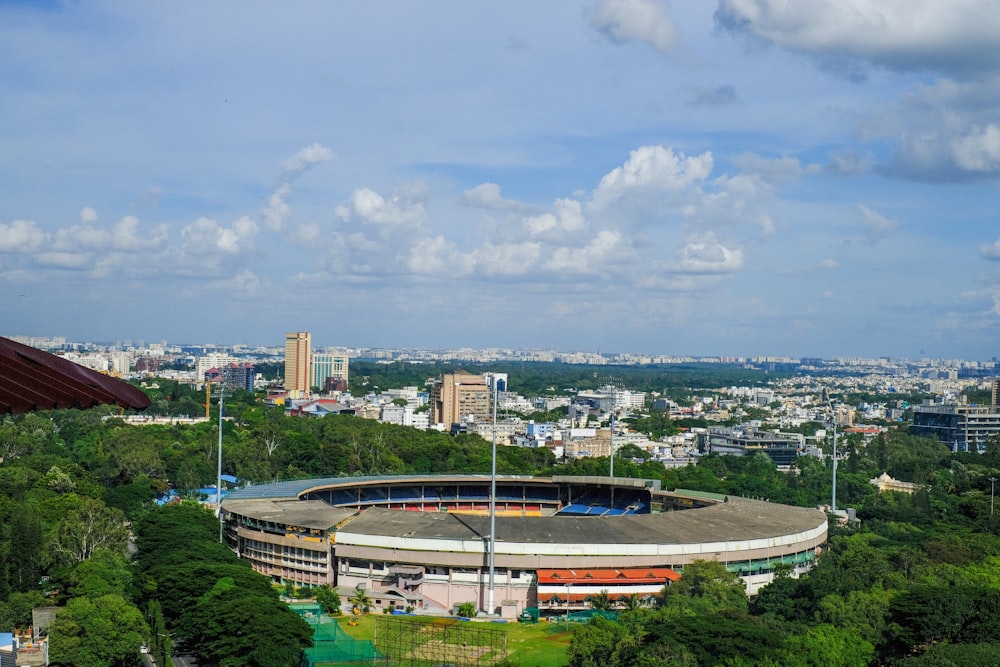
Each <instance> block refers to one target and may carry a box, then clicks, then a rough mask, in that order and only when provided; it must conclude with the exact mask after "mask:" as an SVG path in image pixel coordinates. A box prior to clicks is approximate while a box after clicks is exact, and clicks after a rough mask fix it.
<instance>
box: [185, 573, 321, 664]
mask: <svg viewBox="0 0 1000 667" xmlns="http://www.w3.org/2000/svg"><path fill="white" fill-rule="evenodd" d="M189 616H190V619H189V627H191V628H192V629H193V630H194V633H193V635H192V636H191V637H190V641H189V646H190V647H191V649H192V650H193V652H194V655H195V656H196V658H197V660H198V663H199V664H207V665H220V666H224V667H237V666H246V667H298V666H299V665H300V664H301V661H302V655H303V650H304V649H305V648H306V647H308V646H310V645H312V634H313V632H312V627H310V625H309V624H308V623H307V622H306V621H304V620H302V619H301V618H299V616H298V615H297V614H296V613H295V612H293V611H292V610H290V609H289V608H288V606H287V605H285V604H284V603H283V602H281V601H279V600H277V599H276V598H275V597H274V596H273V595H271V596H265V595H258V594H254V593H252V592H247V591H246V590H243V589H241V588H240V587H238V586H237V585H236V584H235V583H233V582H232V580H228V581H227V580H226V579H222V580H220V581H219V582H218V583H217V584H216V586H214V587H213V588H212V589H211V590H210V591H208V592H207V593H205V595H203V596H202V598H201V599H200V600H199V601H198V602H197V604H196V605H195V606H194V608H193V609H191V610H190V612H189Z"/></svg>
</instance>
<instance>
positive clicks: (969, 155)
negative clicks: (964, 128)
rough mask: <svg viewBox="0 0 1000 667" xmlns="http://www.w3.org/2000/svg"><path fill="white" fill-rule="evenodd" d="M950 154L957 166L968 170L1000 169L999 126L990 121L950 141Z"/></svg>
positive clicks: (992, 170)
mask: <svg viewBox="0 0 1000 667" xmlns="http://www.w3.org/2000/svg"><path fill="white" fill-rule="evenodd" d="M951 149H952V155H953V156H954V158H955V163H956V164H958V166H959V167H961V168H962V169H965V170H968V171H976V172H984V173H990V172H996V171H998V170H1000V126H997V125H995V124H993V123H990V124H989V125H987V126H986V127H985V128H979V127H976V128H973V129H972V131H971V132H970V133H969V134H968V135H966V136H964V137H960V138H956V139H954V140H953V141H952V142H951Z"/></svg>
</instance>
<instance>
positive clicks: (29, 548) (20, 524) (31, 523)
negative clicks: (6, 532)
mask: <svg viewBox="0 0 1000 667" xmlns="http://www.w3.org/2000/svg"><path fill="white" fill-rule="evenodd" d="M6 560H7V567H8V574H7V576H8V579H9V581H10V588H11V590H14V591H21V592H23V591H30V590H32V589H37V588H38V580H39V579H40V578H41V575H42V525H41V522H40V521H39V519H38V515H37V513H35V512H32V511H30V510H29V508H28V507H27V506H26V505H24V504H21V505H19V506H18V508H17V509H16V510H15V512H14V516H13V519H12V521H11V523H10V548H9V550H8V555H7V559H6Z"/></svg>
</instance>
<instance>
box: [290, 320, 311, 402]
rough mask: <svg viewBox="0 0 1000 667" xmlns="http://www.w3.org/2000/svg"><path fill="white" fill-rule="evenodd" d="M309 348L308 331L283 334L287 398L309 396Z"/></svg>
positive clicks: (309, 338)
mask: <svg viewBox="0 0 1000 667" xmlns="http://www.w3.org/2000/svg"><path fill="white" fill-rule="evenodd" d="M310 346H311V337H310V335H309V332H308V331H298V332H293V333H287V334H285V391H287V392H288V395H289V398H302V397H303V396H308V395H309V380H310V379H311V378H310V377H309V370H310V361H311V353H310Z"/></svg>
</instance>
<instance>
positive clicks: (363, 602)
mask: <svg viewBox="0 0 1000 667" xmlns="http://www.w3.org/2000/svg"><path fill="white" fill-rule="evenodd" d="M347 601H348V602H350V603H351V605H352V606H353V607H354V608H355V609H356V610H358V611H360V612H361V613H363V614H367V613H368V612H370V611H371V610H372V599H371V598H370V597H368V593H367V592H366V591H365V589H363V588H358V589H356V590H355V591H354V595H352V596H351V597H349V598H347Z"/></svg>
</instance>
